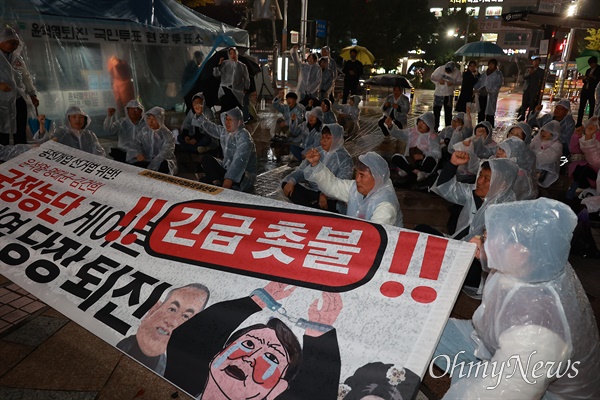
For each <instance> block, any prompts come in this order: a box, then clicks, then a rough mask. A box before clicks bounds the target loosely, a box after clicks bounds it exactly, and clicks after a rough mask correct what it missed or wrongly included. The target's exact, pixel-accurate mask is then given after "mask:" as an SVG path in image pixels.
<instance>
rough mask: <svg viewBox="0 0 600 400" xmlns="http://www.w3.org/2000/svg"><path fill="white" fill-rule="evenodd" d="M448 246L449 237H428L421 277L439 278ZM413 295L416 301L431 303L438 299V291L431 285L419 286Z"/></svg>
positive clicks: (413, 291)
mask: <svg viewBox="0 0 600 400" xmlns="http://www.w3.org/2000/svg"><path fill="white" fill-rule="evenodd" d="M446 247H448V240H447V239H444V238H441V237H437V236H429V237H428V238H427V246H426V247H425V254H424V255H423V261H422V262H421V273H420V274H419V277H420V278H425V279H431V280H434V281H435V280H437V278H438V277H439V275H440V270H441V269H442V262H443V261H444V255H445V254H446ZM411 296H412V298H413V300H414V301H416V302H419V303H431V302H432V301H434V300H435V299H436V297H437V292H436V291H435V289H434V288H432V287H429V286H417V287H416V288H414V289H413V290H412V292H411Z"/></svg>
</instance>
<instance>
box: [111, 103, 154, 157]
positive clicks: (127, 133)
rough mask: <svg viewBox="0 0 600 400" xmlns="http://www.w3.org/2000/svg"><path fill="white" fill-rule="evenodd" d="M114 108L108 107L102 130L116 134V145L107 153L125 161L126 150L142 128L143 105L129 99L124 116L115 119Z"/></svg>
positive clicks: (144, 122)
mask: <svg viewBox="0 0 600 400" xmlns="http://www.w3.org/2000/svg"><path fill="white" fill-rule="evenodd" d="M116 111H117V110H115V109H114V108H109V109H108V113H107V114H108V115H107V116H106V118H105V119H104V124H103V127H104V132H108V133H110V134H111V135H116V136H117V147H113V148H112V149H110V153H109V155H110V156H111V157H112V158H114V159H115V160H117V161H120V162H125V159H126V157H127V151H128V150H129V149H131V148H132V146H133V143H134V140H135V137H136V136H137V134H138V133H140V132H141V130H142V129H144V128H145V127H146V126H147V125H146V120H145V119H144V118H143V114H144V106H143V105H142V103H140V102H139V101H137V100H130V101H129V102H128V103H127V105H126V106H125V116H124V117H123V118H120V119H117V118H118V117H117V114H116Z"/></svg>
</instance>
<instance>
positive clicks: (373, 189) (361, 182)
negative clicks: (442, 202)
mask: <svg viewBox="0 0 600 400" xmlns="http://www.w3.org/2000/svg"><path fill="white" fill-rule="evenodd" d="M306 159H307V160H308V162H309V163H310V166H308V167H306V168H305V169H304V178H306V180H308V181H310V182H314V183H316V184H317V186H318V187H319V190H320V191H321V192H323V193H324V194H325V195H326V196H327V197H332V198H334V199H337V200H339V201H343V202H345V203H347V204H348V210H347V211H346V215H348V216H350V217H355V218H361V219H366V220H368V221H372V222H376V223H379V224H389V225H395V226H398V227H402V226H403V222H402V221H403V218H402V211H401V210H400V203H399V202H398V196H396V190H395V189H394V185H393V184H392V181H391V180H390V168H389V166H388V163H387V161H385V159H384V158H383V157H381V156H380V155H379V154H377V153H375V152H372V151H370V152H368V153H366V154H362V155H360V156H358V161H359V162H358V164H357V165H356V178H355V179H354V180H349V179H339V178H336V177H335V175H334V174H333V173H332V172H331V171H330V170H329V169H327V167H326V166H325V164H324V163H322V162H320V160H321V154H320V153H319V151H318V150H317V149H311V150H309V151H308V152H307V153H306Z"/></svg>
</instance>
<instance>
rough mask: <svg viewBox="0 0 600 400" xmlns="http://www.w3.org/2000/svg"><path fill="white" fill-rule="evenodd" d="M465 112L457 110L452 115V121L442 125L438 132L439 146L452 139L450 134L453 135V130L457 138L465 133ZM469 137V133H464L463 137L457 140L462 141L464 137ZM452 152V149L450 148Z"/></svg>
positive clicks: (448, 142)
mask: <svg viewBox="0 0 600 400" xmlns="http://www.w3.org/2000/svg"><path fill="white" fill-rule="evenodd" d="M464 128H465V113H464V112H459V113H456V114H455V115H454V117H452V121H450V126H446V127H444V129H442V130H441V131H440V133H439V134H438V139H439V140H440V146H447V145H448V144H450V142H451V141H452V136H454V132H456V133H457V138H458V137H462V136H463V135H465V129H464ZM469 137H471V134H469V135H466V137H465V138H463V139H460V140H458V141H459V142H462V141H463V140H464V139H467V138H469ZM452 152H454V149H452Z"/></svg>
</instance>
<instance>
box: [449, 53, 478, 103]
mask: <svg viewBox="0 0 600 400" xmlns="http://www.w3.org/2000/svg"><path fill="white" fill-rule="evenodd" d="M479 75H481V74H480V73H479V71H477V61H475V60H471V61H469V66H468V67H467V70H466V71H465V72H463V74H462V84H461V86H460V95H459V96H458V101H457V102H456V107H455V108H454V109H455V111H457V112H467V103H472V102H473V86H475V84H476V83H477V81H478V80H479Z"/></svg>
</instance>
